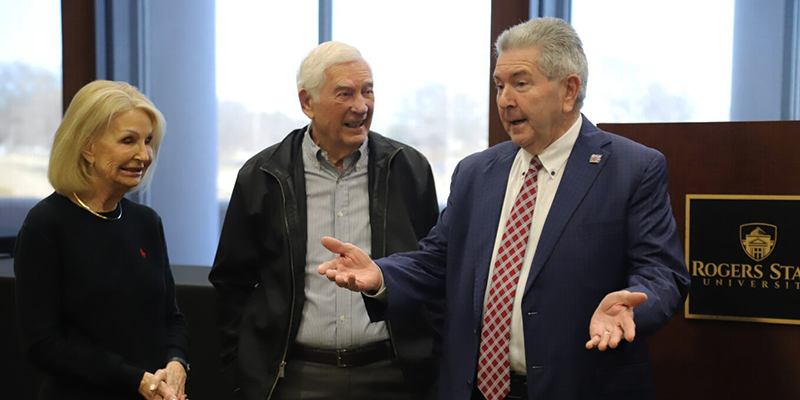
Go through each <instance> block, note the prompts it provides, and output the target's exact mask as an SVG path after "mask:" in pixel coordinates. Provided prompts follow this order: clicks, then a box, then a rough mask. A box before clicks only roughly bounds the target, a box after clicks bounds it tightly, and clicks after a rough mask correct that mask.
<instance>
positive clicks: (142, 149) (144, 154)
mask: <svg viewBox="0 0 800 400" xmlns="http://www.w3.org/2000/svg"><path fill="white" fill-rule="evenodd" d="M152 158H153V149H152V147H150V144H149V143H140V144H139V145H138V146H137V149H136V154H135V155H134V156H133V159H134V160H136V161H141V162H144V163H149V162H150V161H151V159H152Z"/></svg>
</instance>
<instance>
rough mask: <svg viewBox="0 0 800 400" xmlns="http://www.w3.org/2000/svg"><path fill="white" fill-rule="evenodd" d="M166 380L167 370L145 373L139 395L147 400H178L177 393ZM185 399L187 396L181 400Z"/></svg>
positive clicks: (140, 383) (140, 384)
mask: <svg viewBox="0 0 800 400" xmlns="http://www.w3.org/2000/svg"><path fill="white" fill-rule="evenodd" d="M179 364H180V363H179ZM181 368H183V366H181ZM166 380H167V371H166V370H163V369H160V370H158V371H156V373H155V374H151V373H149V372H145V373H144V375H142V381H141V382H139V394H141V395H142V397H144V398H145V399H147V400H178V396H177V395H176V394H175V392H174V391H173V390H172V389H170V388H169V386H167V383H166ZM184 399H185V396H183V397H182V398H181V400H184Z"/></svg>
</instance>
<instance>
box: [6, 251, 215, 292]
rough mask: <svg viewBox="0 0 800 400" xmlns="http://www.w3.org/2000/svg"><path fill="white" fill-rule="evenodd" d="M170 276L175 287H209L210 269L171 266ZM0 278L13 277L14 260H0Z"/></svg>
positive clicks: (191, 266)
mask: <svg viewBox="0 0 800 400" xmlns="http://www.w3.org/2000/svg"><path fill="white" fill-rule="evenodd" d="M171 267H172V276H173V277H174V278H175V284H176V285H190V286H209V287H210V286H211V283H209V282H208V272H209V271H211V268H210V267H199V266H193V265H172V266H171ZM0 277H5V278H13V277H14V259H13V258H10V257H8V258H0Z"/></svg>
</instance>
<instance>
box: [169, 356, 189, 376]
mask: <svg viewBox="0 0 800 400" xmlns="http://www.w3.org/2000/svg"><path fill="white" fill-rule="evenodd" d="M173 361H177V362H179V363H181V365H183V369H184V370H186V375H189V371H191V370H192V367H191V366H190V365H189V363H188V362H186V360H184V359H183V358H180V357H172V358H170V359H169V360H167V364H169V363H171V362H173Z"/></svg>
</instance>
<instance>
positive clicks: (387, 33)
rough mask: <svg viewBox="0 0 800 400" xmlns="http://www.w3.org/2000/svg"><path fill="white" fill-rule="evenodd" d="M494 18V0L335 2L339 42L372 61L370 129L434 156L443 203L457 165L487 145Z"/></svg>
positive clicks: (440, 199) (334, 37) (336, 34)
mask: <svg viewBox="0 0 800 400" xmlns="http://www.w3.org/2000/svg"><path fill="white" fill-rule="evenodd" d="M490 15H491V2H490V1H488V0H469V1H465V0H446V1H429V0H407V1H403V2H376V1H370V0H348V1H337V2H334V3H333V40H337V41H341V42H345V43H347V44H350V45H353V46H355V47H357V48H358V49H359V50H360V51H361V54H362V55H363V56H364V58H365V59H366V60H367V61H368V62H369V63H370V65H371V66H372V71H373V77H374V79H375V115H374V117H373V121H372V127H371V129H372V130H374V131H376V132H378V133H381V134H383V135H385V136H387V137H391V138H393V139H396V140H399V141H401V142H403V143H406V144H408V145H410V146H412V147H414V148H416V149H417V150H419V151H420V152H422V153H423V154H424V155H425V156H426V157H427V158H428V161H429V162H430V164H431V167H432V168H433V173H434V177H435V180H436V192H437V194H438V196H439V204H441V205H444V204H445V202H446V201H447V196H448V194H449V191H450V175H451V174H452V172H453V169H454V168H455V166H456V164H457V163H458V162H459V161H460V160H461V159H462V158H464V157H466V156H467V155H469V154H472V153H474V152H477V151H481V150H483V149H485V148H486V147H487V145H488V144H487V143H488V124H489V122H488V120H489V114H488V113H489V111H488V110H489V85H488V82H489V81H490V79H491V76H490V73H489V49H490V44H489V37H490V23H491V18H490ZM448 16H451V17H448Z"/></svg>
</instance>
